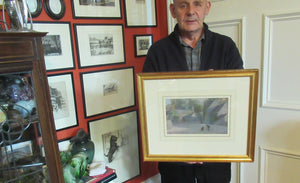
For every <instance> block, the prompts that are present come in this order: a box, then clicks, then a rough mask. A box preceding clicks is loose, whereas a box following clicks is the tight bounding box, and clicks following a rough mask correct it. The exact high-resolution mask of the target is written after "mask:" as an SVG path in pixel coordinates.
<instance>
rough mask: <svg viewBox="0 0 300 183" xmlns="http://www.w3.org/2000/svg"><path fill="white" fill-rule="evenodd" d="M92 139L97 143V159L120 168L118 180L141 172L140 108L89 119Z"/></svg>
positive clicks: (113, 167) (124, 180) (122, 180)
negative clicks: (138, 116) (138, 126)
mask: <svg viewBox="0 0 300 183" xmlns="http://www.w3.org/2000/svg"><path fill="white" fill-rule="evenodd" d="M89 132H90V135H91V140H92V141H93V142H94V143H95V156H94V161H101V162H105V164H106V165H107V166H109V167H110V168H112V169H116V172H117V175H118V176H117V179H115V180H114V181H116V182H126V181H127V180H129V179H132V178H134V177H136V176H138V175H139V174H140V162H139V146H138V144H139V142H138V128H137V112H136V111H130V112H127V113H122V114H119V115H116V116H111V117H107V118H104V119H99V120H95V121H89Z"/></svg>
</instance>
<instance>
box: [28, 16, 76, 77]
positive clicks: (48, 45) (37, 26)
mask: <svg viewBox="0 0 300 183" xmlns="http://www.w3.org/2000/svg"><path fill="white" fill-rule="evenodd" d="M33 29H34V30H35V31H39V32H48V34H47V35H46V36H45V37H43V38H42V44H43V49H44V56H45V64H46V69H47V71H54V70H63V69H73V68H74V57H73V44H72V39H71V32H70V23H68V22H55V23H50V22H34V23H33Z"/></svg>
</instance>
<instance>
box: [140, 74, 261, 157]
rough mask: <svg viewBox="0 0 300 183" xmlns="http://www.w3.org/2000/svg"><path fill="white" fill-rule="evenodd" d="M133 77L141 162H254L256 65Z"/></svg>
mask: <svg viewBox="0 0 300 183" xmlns="http://www.w3.org/2000/svg"><path fill="white" fill-rule="evenodd" d="M137 80H138V81H137V82H138V85H137V86H138V94H139V96H138V97H139V109H140V121H141V131H142V145H143V153H144V154H143V158H144V160H145V161H174V162H175V161H180V162H188V161H192V162H193V161H202V162H251V161H254V148H255V130H256V129H255V128H256V108H257V89H258V70H257V69H253V70H226V71H224V70H219V71H196V72H166V73H164V72H163V73H140V74H138V76H137ZM179 147H180V148H179Z"/></svg>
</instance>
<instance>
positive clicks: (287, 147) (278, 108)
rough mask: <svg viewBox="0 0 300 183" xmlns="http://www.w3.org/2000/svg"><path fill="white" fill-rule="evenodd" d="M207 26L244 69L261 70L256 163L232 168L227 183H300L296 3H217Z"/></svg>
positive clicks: (234, 0) (262, 0)
mask: <svg viewBox="0 0 300 183" xmlns="http://www.w3.org/2000/svg"><path fill="white" fill-rule="evenodd" d="M170 2H171V0H167V3H168V7H169V3H170ZM168 20H169V31H171V30H172V29H173V26H174V25H175V23H176V22H175V21H173V20H172V19H171V17H170V15H169V19H168ZM236 20H238V21H236ZM205 22H206V23H208V24H209V26H210V28H211V30H213V31H216V32H219V33H221V34H226V35H228V36H230V37H231V38H232V39H233V40H234V41H235V42H236V44H237V46H238V48H239V50H240V52H241V55H242V57H243V60H244V67H245V68H246V69H252V68H258V69H260V90H259V91H260V92H259V105H258V111H257V130H256V150H255V161H254V162H252V163H234V164H233V168H232V169H233V171H232V172H233V179H232V181H231V182H232V183H258V182H260V183H274V182H275V183H277V182H291V183H293V182H300V180H299V175H298V172H297V171H296V170H299V168H297V167H299V166H300V161H299V157H300V143H299V142H298V140H297V139H299V138H300V134H299V130H300V111H299V110H300V85H299V81H300V80H299V73H300V62H299V58H300V51H299V47H300V36H299V32H300V7H299V0H285V1H282V0H272V1H270V0H258V1H253V0H216V1H213V2H212V7H211V10H210V13H209V15H208V16H207V17H206V21H205ZM230 22H231V23H230ZM232 22H235V23H232ZM280 180H281V181H280ZM282 180H284V181H282Z"/></svg>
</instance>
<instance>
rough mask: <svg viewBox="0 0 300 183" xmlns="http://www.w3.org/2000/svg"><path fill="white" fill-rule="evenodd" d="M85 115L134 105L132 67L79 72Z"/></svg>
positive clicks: (88, 115) (89, 115) (93, 114)
mask: <svg viewBox="0 0 300 183" xmlns="http://www.w3.org/2000/svg"><path fill="white" fill-rule="evenodd" d="M80 75H81V82H82V89H83V92H82V93H83V97H84V106H85V117H91V116H95V115H99V114H104V113H108V112H112V111H117V110H120V109H125V108H129V107H133V106H135V90H134V88H135V86H134V69H133V67H127V68H118V69H113V70H101V71H93V72H85V73H81V74H80Z"/></svg>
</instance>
